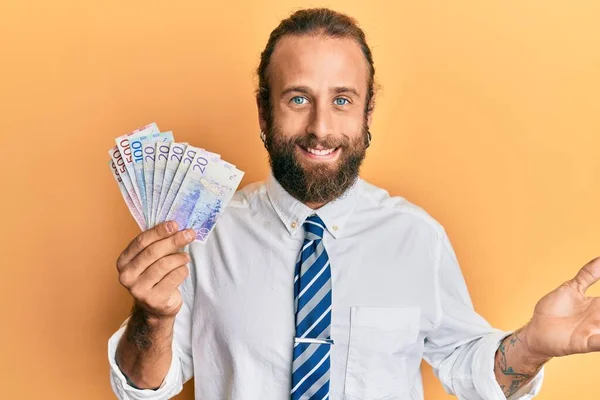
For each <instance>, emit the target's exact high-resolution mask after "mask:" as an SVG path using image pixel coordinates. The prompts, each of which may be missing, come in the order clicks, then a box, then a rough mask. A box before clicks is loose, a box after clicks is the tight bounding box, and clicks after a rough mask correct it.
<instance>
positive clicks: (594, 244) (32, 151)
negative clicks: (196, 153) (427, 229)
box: [0, 0, 600, 400]
mask: <svg viewBox="0 0 600 400" xmlns="http://www.w3.org/2000/svg"><path fill="white" fill-rule="evenodd" d="M307 6H330V7H332V8H334V9H337V10H340V11H343V12H346V13H348V14H350V15H352V16H354V17H356V18H357V19H358V21H359V22H360V24H361V26H362V27H363V29H364V30H365V32H366V34H367V38H368V41H369V44H370V45H371V47H372V49H373V52H374V57H375V63H376V77H377V80H378V81H379V83H381V84H382V85H383V90H382V91H381V92H380V93H379V97H378V104H377V107H376V111H375V117H374V125H373V127H372V129H371V131H372V133H373V136H374V141H373V145H372V146H371V148H370V149H369V151H368V155H367V160H366V163H365V165H364V168H363V170H362V176H363V177H364V178H366V179H367V180H370V181H371V182H372V183H375V184H377V185H380V186H382V187H385V188H386V189H388V190H389V191H390V193H391V194H393V195H401V196H404V197H406V198H407V199H408V200H410V201H412V202H414V203H416V204H418V205H420V206H421V207H423V208H425V209H426V210H427V211H428V212H429V213H430V214H431V215H432V216H434V217H435V218H436V219H437V220H438V221H440V222H441V223H442V224H443V225H444V226H445V227H446V230H447V231H448V233H449V235H450V238H451V240H452V242H453V245H454V248H455V250H456V253H457V255H458V258H459V261H460V263H461V266H462V268H463V272H464V274H465V277H466V280H467V284H468V286H469V289H470V293H471V295H472V298H473V301H474V303H475V306H476V309H477V310H478V311H479V312H480V313H481V314H482V315H483V316H485V317H486V318H487V319H488V320H489V321H490V323H492V325H494V326H496V327H498V328H501V329H516V328H518V327H519V326H521V325H522V324H524V323H525V322H526V321H527V320H528V318H529V317H530V316H531V313H532V310H533V307H534V305H535V303H536V301H537V300H538V299H539V298H541V297H542V296H543V295H544V294H546V293H547V292H548V291H550V290H552V289H553V288H554V287H556V286H557V285H559V284H560V283H561V282H562V281H564V280H566V279H569V278H571V277H572V276H573V275H574V274H575V273H576V271H577V270H578V269H579V268H580V267H581V266H583V265H584V264H585V263H586V262H588V261H589V260H590V259H592V258H594V257H596V256H598V255H600V240H599V239H600V234H599V232H598V229H599V220H600V211H599V207H598V198H599V196H600V185H599V182H600V179H599V178H600V177H599V171H600V158H599V154H600V153H599V151H598V149H599V148H600V137H599V129H600V106H599V101H598V93H600V75H599V73H600V52H599V51H598V49H600V24H599V23H598V21H599V19H600V2H598V1H596V0H585V1H584V0H579V1H575V2H565V1H548V0H545V1H541V0H537V1H521V0H508V1H502V2H499V1H498V2H495V1H454V2H447V1H437V2H435V1H423V0H420V1H416V0H415V1H399V2H392V1H389V0H380V1H370V2H366V1H364V0H359V1H331V2H329V3H318V2H312V3H309V2H306V3H305V2H294V1H281V0H264V1H261V2H251V1H243V2H241V1H240V2H238V3H231V2H223V1H217V2H212V1H211V2H207V1H197V0H196V1H192V0H186V1H175V2H170V1H169V2H168V1H160V2H159V1H156V2H152V1H137V2H133V1H126V2H122V1H118V2H117V1H111V2H108V1H100V2H87V1H84V2H81V1H67V0H56V1H45V2H42V1H37V2H29V1H18V0H15V1H9V2H6V0H1V2H0V129H1V132H2V150H1V156H0V163H1V164H0V174H1V176H0V185H1V188H2V189H1V193H2V196H1V207H0V210H1V211H2V223H1V225H0V226H1V234H0V235H1V237H0V243H1V244H0V246H2V247H1V249H0V257H1V258H0V265H1V273H2V274H1V277H0V296H1V298H0V300H1V301H0V304H1V310H2V316H1V318H2V322H1V323H0V381H1V382H2V384H1V385H0V386H1V392H2V395H1V397H2V398H3V399H86V400H93V399H109V398H113V397H112V392H111V391H110V386H109V380H108V377H109V375H108V363H107V359H106V341H107V339H108V337H109V336H110V335H111V334H112V333H113V332H114V331H115V330H116V329H117V327H118V326H119V324H120V322H121V321H122V320H123V319H124V318H125V317H126V316H127V315H128V313H129V309H130V306H131V299H130V297H129V295H128V293H127V292H126V291H125V290H124V289H123V288H122V287H121V286H120V285H119V283H118V280H117V273H116V269H115V260H116V258H117V256H118V254H119V253H120V252H121V250H122V249H123V248H124V247H125V245H126V244H127V243H128V242H129V240H130V239H132V238H133V237H134V236H135V235H136V234H137V233H138V229H137V226H136V225H135V223H134V221H133V219H132V217H131V216H130V215H129V214H128V211H127V209H126V207H125V205H124V202H123V200H122V198H121V195H120V194H119V192H118V189H117V185H116V184H115V182H114V180H113V177H112V176H111V173H110V171H109V168H108V166H107V160H108V154H107V151H108V149H109V148H110V147H111V146H113V145H114V142H113V139H114V138H115V137H116V136H118V135H121V134H123V133H125V132H127V131H130V130H132V129H134V128H135V127H137V126H139V125H143V124H146V123H148V122H150V121H156V122H157V123H158V124H159V126H160V127H161V128H162V129H163V130H173V131H174V134H175V137H176V139H177V140H178V141H188V142H190V143H192V144H195V145H198V146H202V147H205V148H207V149H210V150H211V151H215V152H218V153H221V154H222V156H223V158H224V159H226V160H229V161H232V162H233V163H235V164H236V165H238V166H239V167H240V168H241V169H242V170H244V171H246V177H245V179H244V181H243V183H242V185H245V184H247V183H249V182H252V181H256V180H261V179H263V178H264V177H265V176H266V174H267V172H268V164H267V161H266V153H265V151H264V149H263V147H262V144H261V142H260V140H259V138H258V132H259V129H258V123H257V119H256V109H255V101H254V94H253V90H254V87H255V82H256V80H255V78H254V69H255V68H256V66H257V65H258V60H259V55H260V52H261V51H262V49H263V48H264V45H265V44H266V41H267V38H268V34H269V33H270V31H271V30H272V29H273V28H274V27H275V26H276V25H277V24H278V22H279V21H280V19H282V18H284V17H286V16H287V15H288V14H289V13H290V12H292V11H294V10H295V9H298V8H301V7H307ZM598 286H600V284H599V285H598ZM590 293H591V294H596V295H598V294H600V290H598V289H597V288H593V289H592V290H591V291H590ZM599 362H600V355H598V354H588V355H576V356H571V357H566V358H560V359H555V360H552V361H551V362H550V363H549V364H548V365H547V367H546V368H547V369H546V380H545V384H544V386H543V388H542V392H541V395H540V396H539V398H540V399H543V400H550V399H557V400H558V399H574V398H577V399H596V398H598V397H599V396H600V384H599V380H598V376H599V375H598V365H599ZM424 377H425V378H424V379H425V391H426V398H427V399H446V398H449V396H447V395H445V394H444V392H443V389H442V388H441V386H440V384H439V383H438V382H437V381H436V379H435V377H434V376H433V374H432V373H431V371H430V369H429V367H428V366H426V367H424ZM192 390H193V387H192V384H191V383H190V384H187V385H186V388H185V391H184V394H182V395H180V396H179V397H178V398H179V399H192Z"/></svg>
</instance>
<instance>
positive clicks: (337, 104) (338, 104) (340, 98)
mask: <svg viewBox="0 0 600 400" xmlns="http://www.w3.org/2000/svg"><path fill="white" fill-rule="evenodd" d="M339 100H342V101H345V103H341V104H340V103H339ZM346 104H348V99H344V98H343V97H338V98H337V99H335V105H336V106H345V105H346Z"/></svg>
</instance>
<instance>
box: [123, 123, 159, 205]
mask: <svg viewBox="0 0 600 400" xmlns="http://www.w3.org/2000/svg"><path fill="white" fill-rule="evenodd" d="M152 132H159V130H158V125H156V123H154V122H153V123H151V124H148V125H146V126H142V127H139V128H137V129H135V130H133V131H131V132H129V133H126V134H125V135H122V136H119V137H118V138H116V139H115V143H116V144H117V148H118V149H119V152H120V153H121V157H122V158H123V161H124V164H125V169H126V170H127V174H128V175H129V180H130V181H131V183H132V186H133V190H134V191H135V194H136V195H137V197H138V199H141V198H142V197H141V194H140V188H139V187H138V184H137V180H136V177H135V172H134V167H133V157H132V148H131V146H130V144H131V143H130V140H129V139H130V138H131V137H133V136H134V135H137V136H140V135H145V134H150V133H152Z"/></svg>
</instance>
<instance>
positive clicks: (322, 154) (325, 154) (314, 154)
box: [298, 145, 340, 160]
mask: <svg viewBox="0 0 600 400" xmlns="http://www.w3.org/2000/svg"><path fill="white" fill-rule="evenodd" d="M298 147H299V148H300V149H301V150H302V153H303V154H304V155H305V156H307V158H311V159H316V160H327V159H332V158H334V157H335V156H336V155H337V154H338V153H339V150H340V147H334V148H331V149H314V148H311V147H302V146H300V145H298Z"/></svg>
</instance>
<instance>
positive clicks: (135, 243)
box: [117, 221, 177, 271]
mask: <svg viewBox="0 0 600 400" xmlns="http://www.w3.org/2000/svg"><path fill="white" fill-rule="evenodd" d="M176 232H177V222H175V221H166V222H163V223H162V224H158V225H156V226H155V227H154V228H152V229H148V230H147V231H144V232H142V233H140V234H139V235H137V237H136V238H135V239H133V240H132V241H131V243H129V246H127V248H126V249H125V250H123V252H122V253H121V255H120V256H119V258H118V260H117V269H119V271H120V270H121V269H123V267H124V266H126V265H127V264H128V263H129V262H130V261H131V260H132V259H134V258H135V257H136V256H137V255H138V254H140V253H141V252H142V251H143V250H144V249H145V248H146V247H148V246H149V245H151V244H152V243H154V242H156V241H158V240H161V239H164V238H167V237H169V236H171V235H173V234H175V233H176Z"/></svg>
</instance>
